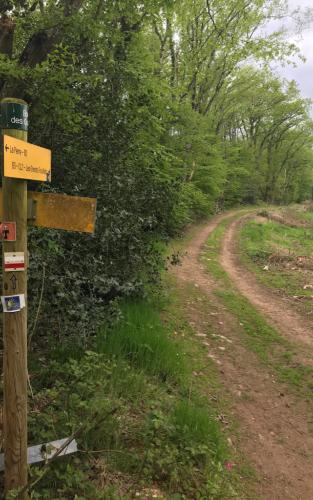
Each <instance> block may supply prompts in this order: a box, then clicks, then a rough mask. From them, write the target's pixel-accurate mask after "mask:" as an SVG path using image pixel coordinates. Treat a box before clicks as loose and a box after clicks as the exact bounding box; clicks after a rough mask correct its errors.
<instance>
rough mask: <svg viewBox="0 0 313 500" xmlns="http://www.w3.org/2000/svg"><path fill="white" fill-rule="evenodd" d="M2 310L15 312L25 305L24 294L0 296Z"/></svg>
mask: <svg viewBox="0 0 313 500" xmlns="http://www.w3.org/2000/svg"><path fill="white" fill-rule="evenodd" d="M1 302H2V307H3V312H6V313H15V312H18V311H20V310H21V309H23V308H24V307H25V295H24V294H21V295H5V296H4V297H1Z"/></svg>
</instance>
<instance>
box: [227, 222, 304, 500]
mask: <svg viewBox="0 0 313 500" xmlns="http://www.w3.org/2000/svg"><path fill="white" fill-rule="evenodd" d="M246 218H247V216H244V217H242V218H240V219H237V220H235V221H234V222H232V223H231V224H230V226H229V227H228V228H227V230H226V232H225V235H224V238H223V242H222V248H221V255H220V262H221V264H222V266H223V268H224V270H225V271H226V272H227V274H228V275H229V277H230V278H231V280H232V281H233V283H234V284H235V285H236V287H237V288H238V290H239V291H240V292H241V293H242V295H244V296H245V297H246V298H247V299H248V300H249V301H250V302H251V304H253V305H254V307H255V308H256V309H258V310H259V311H260V312H261V313H262V314H263V315H264V316H266V318H267V320H269V323H271V324H272V325H273V326H274V327H276V328H278V330H279V331H280V332H281V333H282V334H283V335H284V336H285V337H287V338H289V339H290V340H292V341H293V342H294V341H299V342H303V343H305V344H308V345H309V346H311V347H313V324H312V323H310V322H309V321H308V320H306V319H305V318H303V317H302V316H301V315H300V314H299V313H298V312H297V311H295V310H293V309H292V307H293V305H292V303H291V301H290V300H289V299H284V298H281V297H278V296H277V295H276V294H275V293H274V292H273V291H272V290H270V289H269V288H267V287H265V286H262V285H261V284H260V283H259V282H258V281H257V279H256V278H255V276H254V275H253V274H252V273H251V272H250V271H248V270H247V269H246V268H245V267H244V266H243V265H241V264H240V261H239V256H238V251H237V245H236V234H237V232H238V230H239V229H240V227H241V225H242V223H243V222H244V220H245V219H246ZM312 498H313V497H312Z"/></svg>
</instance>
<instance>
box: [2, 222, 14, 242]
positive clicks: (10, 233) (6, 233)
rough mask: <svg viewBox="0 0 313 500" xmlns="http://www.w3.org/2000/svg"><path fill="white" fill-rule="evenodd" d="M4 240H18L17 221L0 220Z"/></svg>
mask: <svg viewBox="0 0 313 500" xmlns="http://www.w3.org/2000/svg"><path fill="white" fill-rule="evenodd" d="M0 235H1V239H2V241H16V222H0Z"/></svg>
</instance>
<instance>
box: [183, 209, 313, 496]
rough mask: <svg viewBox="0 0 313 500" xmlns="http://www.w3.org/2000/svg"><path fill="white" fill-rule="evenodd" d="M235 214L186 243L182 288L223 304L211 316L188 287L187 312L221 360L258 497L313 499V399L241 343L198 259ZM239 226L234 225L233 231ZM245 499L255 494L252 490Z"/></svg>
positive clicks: (197, 335)
mask: <svg viewBox="0 0 313 500" xmlns="http://www.w3.org/2000/svg"><path fill="white" fill-rule="evenodd" d="M236 213H238V211H237V212H229V213H226V214H223V215H220V216H217V217H215V218H213V219H212V220H211V221H210V222H209V223H208V224H207V225H206V226H205V227H201V228H200V229H199V231H198V232H197V234H196V235H195V237H194V238H193V239H192V241H191V242H190V243H189V244H188V245H187V248H186V252H187V253H186V256H185V258H184V259H183V261H182V265H181V266H177V267H176V269H175V274H176V276H177V278H178V282H177V286H178V287H182V289H184V287H185V286H187V287H188V286H190V285H194V286H196V287H198V288H199V289H201V292H203V293H205V294H206V295H207V297H208V299H209V301H210V303H212V304H213V305H214V307H216V308H217V307H219V314H218V315H216V313H214V315H213V316H212V315H210V313H209V312H208V310H207V308H206V307H205V306H203V305H201V304H203V302H202V301H190V300H189V293H188V288H187V289H186V290H187V293H186V292H185V295H186V297H187V298H186V299H185V300H184V303H183V305H184V314H185V316H186V318H187V319H188V321H189V322H190V325H191V326H192V328H193V330H194V332H195V341H199V342H202V343H203V346H204V347H205V348H206V349H208V357H209V358H211V359H214V360H216V361H217V363H218V366H219V368H220V377H221V381H222V383H223V384H224V385H225V388H226V389H227V391H229V392H230V393H231V394H232V400H233V405H232V408H233V413H234V415H235V416H236V417H235V418H236V420H237V422H239V423H240V438H239V443H238V442H237V438H236V437H234V440H235V442H236V444H235V446H236V447H237V446H239V448H240V450H241V451H242V452H243V453H244V454H245V456H247V458H248V459H249V460H250V461H251V462H252V463H253V464H254V466H255V468H256V470H257V472H258V478H259V479H258V486H257V495H258V498H261V499H262V500H294V499H295V498H297V499H298V500H309V499H311V498H312V499H313V474H312V460H313V435H312V429H311V421H312V419H311V414H312V411H311V410H312V408H311V404H310V403H309V402H307V401H304V400H300V399H299V398H297V397H295V396H294V395H293V394H289V393H288V391H286V390H285V389H286V388H284V386H282V385H281V384H279V382H278V381H277V380H276V377H275V376H274V375H273V374H272V373H271V372H270V371H269V370H268V369H267V368H266V367H265V366H264V365H263V364H261V363H260V361H259V360H258V359H257V357H256V356H255V355H254V354H253V353H252V352H251V351H249V350H247V349H246V347H245V346H244V345H243V344H242V340H241V337H240V336H239V335H238V333H237V332H236V328H235V329H234V327H233V326H234V323H233V322H234V318H233V317H232V315H231V314H230V313H228V311H227V310H226V309H225V307H223V306H221V304H219V302H218V299H217V298H216V296H215V294H214V293H212V291H213V290H214V288H216V286H217V285H216V283H215V281H214V279H213V278H212V277H211V276H210V275H209V274H208V272H207V271H206V269H205V268H204V265H202V264H201V263H200V262H199V257H200V254H201V251H202V248H203V246H204V244H205V243H206V240H207V239H208V237H209V235H210V233H211V232H212V231H213V230H214V229H215V228H216V227H217V226H218V225H219V223H220V222H221V221H222V220H224V219H225V218H229V217H231V216H232V215H235V214H236ZM235 227H236V226H235V225H232V230H233V231H235ZM232 230H231V231H232ZM227 234H228V236H227V238H226V239H225V242H224V245H223V253H225V251H226V255H227V256H228V257H229V253H228V252H232V250H231V248H232V247H231V242H232V241H233V240H232V238H233V235H234V233H233V232H230V233H227ZM224 264H225V262H224ZM285 313H286V311H285V310H284V314H285ZM221 320H222V321H221ZM207 324H210V325H212V326H213V327H214V330H215V331H219V333H220V334H222V335H223V338H224V339H228V342H231V344H229V346H230V347H229V349H227V348H225V347H223V350H222V351H221V350H219V347H215V346H212V344H211V343H210V342H208V340H209V339H208V338H207V337H206V335H207V329H206V325H207ZM200 339H201V340H200ZM214 349H215V351H214ZM212 354H213V355H212ZM208 386H210V381H208ZM243 396H244V397H243ZM244 498H250V497H249V496H248V495H247V496H245V497H244Z"/></svg>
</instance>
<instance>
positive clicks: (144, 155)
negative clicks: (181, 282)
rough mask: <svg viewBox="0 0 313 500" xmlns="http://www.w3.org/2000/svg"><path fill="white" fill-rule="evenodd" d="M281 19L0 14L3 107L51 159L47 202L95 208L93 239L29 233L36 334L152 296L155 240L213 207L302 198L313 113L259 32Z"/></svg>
mask: <svg viewBox="0 0 313 500" xmlns="http://www.w3.org/2000/svg"><path fill="white" fill-rule="evenodd" d="M285 11H286V5H285V1H284V0H181V1H175V0H167V1H166V0H159V1H155V0H142V1H140V2H138V1H133V2H127V1H126V0H97V1H94V0H90V1H88V2H84V1H83V0H49V1H45V0H31V1H29V0H18V1H11V0H2V1H1V2H0V16H1V17H0V93H1V97H12V96H14V97H19V98H23V99H25V100H26V101H27V102H28V103H29V105H30V133H29V137H30V141H31V142H34V143H37V144H40V145H42V146H45V147H49V148H51V149H52V152H53V180H52V184H51V189H53V190H55V191H59V192H66V193H69V194H81V195H89V196H91V195H92V196H96V197H97V199H98V211H97V231H96V234H95V236H94V237H92V238H89V237H86V236H82V235H70V234H66V235H64V234H63V235H60V234H59V233H55V232H53V231H41V230H38V229H37V230H35V229H33V230H32V234H31V241H30V250H31V255H34V254H37V255H38V258H40V259H41V261H42V262H43V263H44V266H45V267H44V269H45V268H47V270H48V272H45V273H43V271H42V270H38V269H35V266H33V267H32V264H31V271H32V272H31V275H30V276H31V278H30V279H31V280H32V281H33V286H32V289H33V290H35V293H34V296H33V297H31V305H32V307H37V301H38V297H39V293H40V290H41V285H42V281H43V280H44V281H45V283H44V290H45V292H44V297H45V299H44V308H43V311H42V313H41V315H40V321H41V327H42V328H44V325H45V323H46V322H49V328H50V330H51V331H52V332H53V333H54V334H59V335H65V334H68V333H69V332H72V331H73V325H75V326H77V325H79V327H80V328H81V331H84V332H85V334H86V335H88V334H89V333H91V332H93V331H94V329H95V327H96V324H95V323H96V322H92V321H90V314H91V312H92V313H93V316H94V317H96V318H97V319H98V321H101V318H102V316H101V314H102V313H101V311H102V309H103V303H108V302H109V301H110V300H111V299H112V298H114V297H116V296H119V295H125V294H136V293H142V290H143V289H144V288H145V287H147V286H150V285H151V284H155V283H156V282H157V280H158V275H159V270H160V267H161V265H162V241H166V240H167V239H168V238H169V237H171V236H172V235H174V234H177V233H178V232H179V231H180V230H181V229H182V228H183V227H184V226H185V225H186V224H187V223H189V222H190V221H192V220H193V219H194V218H196V217H201V216H205V215H207V214H209V213H210V212H213V211H214V209H215V207H216V206H219V207H221V206H225V207H228V206H231V205H234V204H237V203H256V202H259V201H266V202H279V203H289V202H292V201H301V200H303V199H305V198H308V197H312V187H313V176H312V160H313V156H312V137H313V135H312V120H311V118H310V113H309V110H310V102H309V101H308V100H306V99H303V98H302V97H301V95H300V93H299V90H298V88H297V86H296V84H295V82H287V81H282V80H281V79H279V78H278V77H277V76H276V75H275V74H273V73H272V72H271V70H270V69H269V63H270V62H272V61H275V60H276V61H288V59H289V58H291V57H292V56H293V55H295V54H297V48H296V46H295V45H294V44H291V43H288V42H286V40H285V38H284V33H283V31H282V30H278V31H276V32H274V33H272V34H268V33H266V32H265V31H264V30H263V28H264V27H265V26H266V24H267V23H268V21H269V20H270V19H273V18H275V17H277V18H278V17H280V16H281V15H282V14H283V13H285ZM32 187H33V188H35V189H43V190H44V189H47V187H46V186H38V185H36V186H32ZM77 256H78V257H79V258H77ZM52 311H53V313H52ZM64 311H66V317H67V323H63V325H62V329H61V327H60V323H59V320H58V317H59V316H61V315H62V316H63V312H64ZM60 330H62V331H60Z"/></svg>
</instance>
